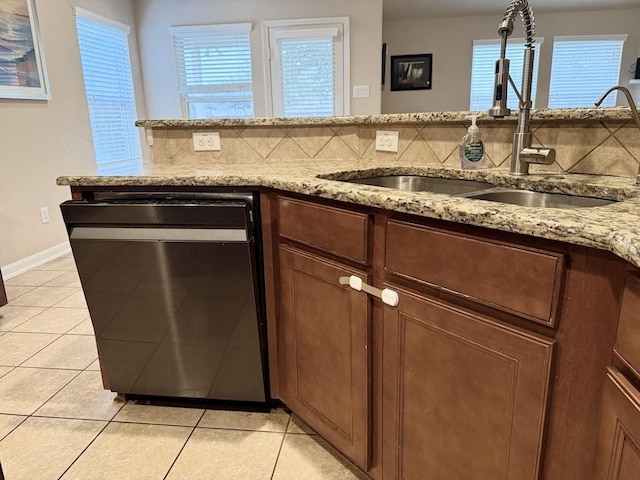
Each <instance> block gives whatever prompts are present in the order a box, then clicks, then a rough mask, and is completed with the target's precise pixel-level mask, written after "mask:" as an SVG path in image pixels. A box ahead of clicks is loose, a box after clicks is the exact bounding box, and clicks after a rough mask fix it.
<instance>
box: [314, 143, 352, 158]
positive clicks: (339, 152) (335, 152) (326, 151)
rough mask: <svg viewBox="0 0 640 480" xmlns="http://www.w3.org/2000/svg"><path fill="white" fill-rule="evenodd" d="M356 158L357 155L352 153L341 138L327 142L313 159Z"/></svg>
mask: <svg viewBox="0 0 640 480" xmlns="http://www.w3.org/2000/svg"><path fill="white" fill-rule="evenodd" d="M357 157H358V155H357V154H356V152H354V151H353V150H352V149H351V147H349V145H347V144H346V143H345V142H344V140H343V139H342V138H341V137H332V138H331V140H329V141H328V142H327V143H326V145H324V147H323V148H322V149H321V150H320V151H319V152H318V153H317V155H316V157H315V158H318V159H321V158H322V159H327V158H328V159H337V160H347V159H349V158H357Z"/></svg>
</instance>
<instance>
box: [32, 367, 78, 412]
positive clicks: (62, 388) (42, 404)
mask: <svg viewBox="0 0 640 480" xmlns="http://www.w3.org/2000/svg"><path fill="white" fill-rule="evenodd" d="M81 373H82V370H76V374H75V375H74V376H73V377H71V378H70V379H69V381H68V382H67V383H65V384H64V385H63V386H62V387H60V388H59V389H58V390H56V392H55V393H54V394H53V395H51V396H50V397H49V398H48V399H47V400H46V401H44V402H43V403H41V404H40V406H39V407H38V408H36V409H35V410H34V411H33V412H31V413H30V414H29V416H30V417H31V416H32V415H33V414H34V413H36V412H37V411H38V410H40V409H41V408H42V407H43V406H44V405H45V404H46V403H47V402H49V401H50V400H51V399H52V398H53V397H55V396H56V395H57V394H59V393H60V392H61V391H62V390H64V389H65V388H66V387H67V385H69V384H70V383H71V382H73V381H74V380H75V379H76V378H77V377H78V375H80V374H81Z"/></svg>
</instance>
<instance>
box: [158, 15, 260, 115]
mask: <svg viewBox="0 0 640 480" xmlns="http://www.w3.org/2000/svg"><path fill="white" fill-rule="evenodd" d="M169 31H170V33H171V35H172V36H173V40H174V48H175V54H176V67H177V73H178V90H179V94H180V98H181V100H182V105H183V110H184V114H185V115H186V117H187V118H248V117H253V84H252V74H251V45H250V40H249V34H250V32H251V24H249V23H243V24H228V25H200V26H186V27H171V28H170V29H169Z"/></svg>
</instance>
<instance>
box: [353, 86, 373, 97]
mask: <svg viewBox="0 0 640 480" xmlns="http://www.w3.org/2000/svg"><path fill="white" fill-rule="evenodd" d="M353 98H369V85H354V86H353Z"/></svg>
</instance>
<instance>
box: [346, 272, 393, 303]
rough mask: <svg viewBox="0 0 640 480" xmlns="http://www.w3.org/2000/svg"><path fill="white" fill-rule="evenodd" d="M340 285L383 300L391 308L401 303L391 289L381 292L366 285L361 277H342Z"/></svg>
mask: <svg viewBox="0 0 640 480" xmlns="http://www.w3.org/2000/svg"><path fill="white" fill-rule="evenodd" d="M340 285H349V286H350V287H351V288H353V289H354V290H357V291H359V292H361V291H362V292H365V293H368V294H370V295H373V296H374V297H378V298H381V299H382V301H383V303H386V304H387V305H389V306H391V307H396V306H397V305H398V303H399V301H400V298H399V297H398V293H397V292H395V291H394V290H391V289H389V288H384V289H382V290H380V289H379V288H376V287H372V286H371V285H369V284H367V283H364V282H363V281H362V279H361V278H360V277H356V276H355V275H351V276H350V277H340Z"/></svg>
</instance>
